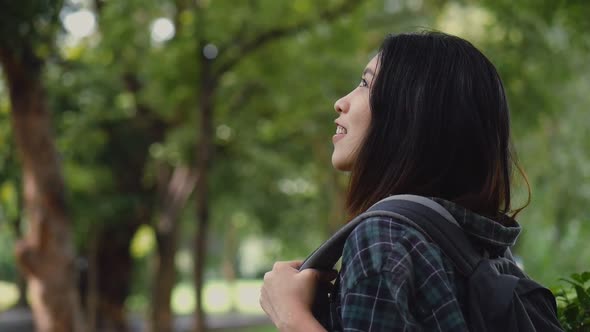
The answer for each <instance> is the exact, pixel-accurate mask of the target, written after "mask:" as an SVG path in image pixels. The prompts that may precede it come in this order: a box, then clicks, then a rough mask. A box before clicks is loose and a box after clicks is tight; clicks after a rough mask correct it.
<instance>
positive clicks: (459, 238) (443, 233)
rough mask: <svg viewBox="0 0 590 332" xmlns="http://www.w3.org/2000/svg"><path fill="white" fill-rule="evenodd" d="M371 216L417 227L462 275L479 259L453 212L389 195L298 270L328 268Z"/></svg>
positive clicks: (425, 200)
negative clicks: (354, 233)
mask: <svg viewBox="0 0 590 332" xmlns="http://www.w3.org/2000/svg"><path fill="white" fill-rule="evenodd" d="M373 216H390V217H393V218H395V219H396V220H397V221H399V222H402V223H404V224H406V225H408V226H410V227H413V228H415V229H417V230H419V231H420V232H421V233H422V234H424V235H425V236H426V237H427V238H429V239H430V240H431V241H433V242H434V243H436V244H437V245H438V246H439V247H440V248H441V250H442V251H443V253H444V254H445V255H446V256H447V257H449V259H451V261H452V262H453V263H454V264H455V266H456V267H457V269H458V270H459V271H460V272H461V273H462V274H463V275H466V276H468V275H471V273H472V271H473V269H474V268H475V267H476V266H477V264H478V263H479V261H480V260H481V258H482V257H481V256H480V255H479V254H478V253H477V252H476V251H475V249H474V248H473V246H472V244H471V243H470V241H469V239H468V238H467V236H466V235H465V234H464V232H463V230H462V229H461V227H460V226H459V223H458V222H457V221H456V220H455V219H454V218H453V216H452V215H451V214H450V213H449V212H448V211H447V210H446V209H445V208H444V207H442V206H441V205H440V204H438V203H436V202H435V201H433V200H431V199H428V198H425V197H422V196H415V195H396V196H390V197H388V198H386V199H384V200H381V201H379V202H378V203H376V204H375V205H373V206H372V207H371V208H369V210H367V212H365V213H363V214H361V215H359V216H358V217H356V218H354V219H353V220H351V221H350V222H348V223H347V224H346V225H344V227H342V228H341V229H340V230H338V231H337V232H336V233H335V234H334V235H333V236H332V237H330V238H329V239H328V240H327V241H326V242H324V243H323V244H322V245H321V246H320V247H319V248H317V249H316V250H315V251H314V252H313V253H312V254H311V255H310V256H309V257H307V259H306V260H305V261H304V262H303V264H302V265H301V267H300V268H299V270H303V269H306V268H314V269H320V270H330V269H332V268H333V267H334V265H335V264H336V262H337V261H338V260H339V259H340V257H341V256H342V250H343V249H344V243H345V242H346V239H347V238H348V236H349V235H350V233H352V231H353V230H354V229H355V228H356V226H358V225H359V224H360V223H361V222H362V221H363V220H365V219H367V218H370V217H373Z"/></svg>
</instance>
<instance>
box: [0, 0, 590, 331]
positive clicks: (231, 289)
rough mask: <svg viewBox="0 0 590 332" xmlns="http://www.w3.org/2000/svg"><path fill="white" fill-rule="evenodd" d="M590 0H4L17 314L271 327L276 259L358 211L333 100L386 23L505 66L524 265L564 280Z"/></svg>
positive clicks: (3, 163) (3, 306)
mask: <svg viewBox="0 0 590 332" xmlns="http://www.w3.org/2000/svg"><path fill="white" fill-rule="evenodd" d="M589 16H590V2H588V1H584V0H571V1H567V0H561V1H540V0H539V1H538V0H521V1H511V0H494V1H492V0H482V1H470V0H366V1H359V0H324V1H313V0H292V1H279V0H242V1H235V0H118V1H116V0H63V1H52V0H37V1H33V0H22V1H17V2H15V1H11V0H0V63H1V70H0V78H1V79H0V81H1V84H0V310H1V311H3V312H2V313H0V331H32V324H33V320H34V321H35V323H36V324H37V327H38V330H39V331H73V330H74V327H76V326H77V327H78V328H79V329H78V330H81V331H122V332H126V331H154V332H155V331H163V332H168V331H172V330H176V331H195V332H201V331H205V330H208V329H215V330H222V331H243V332H245V331H250V332H261V331H273V330H274V329H273V328H271V327H270V325H269V322H268V321H267V320H266V319H265V318H264V316H263V314H262V311H261V309H260V308H259V305H258V295H259V287H260V285H261V277H262V275H263V274H264V272H266V271H267V270H269V269H271V268H272V263H273V262H274V261H275V260H290V259H301V258H304V257H305V256H306V255H307V254H308V253H310V251H311V250H313V249H314V248H315V247H316V246H317V245H319V244H320V243H321V242H322V240H323V239H326V238H327V237H328V236H329V234H330V233H331V232H333V231H334V230H335V229H337V228H338V227H339V226H340V225H342V224H343V223H344V222H346V217H345V213H344V208H343V200H344V191H345V188H346V184H347V176H346V174H342V173H337V172H336V171H334V170H333V169H332V167H331V163H330V155H331V151H332V143H331V136H332V135H333V133H334V132H335V125H334V123H333V120H334V119H335V117H336V113H334V110H333V104H334V102H335V101H336V100H337V99H338V98H339V97H340V96H342V95H344V94H346V93H348V91H350V90H351V89H353V88H354V87H355V86H356V85H357V84H358V81H359V78H360V75H361V71H362V69H363V68H364V66H365V64H366V63H367V62H368V61H369V59H370V58H371V57H372V56H373V55H374V54H375V53H376V51H377V49H378V47H379V45H380V43H381V41H382V39H383V37H384V36H385V35H386V34H387V33H400V32H411V31H419V30H422V29H437V30H441V31H444V32H447V33H451V34H456V35H458V36H460V37H463V38H466V39H468V40H469V41H471V42H472V43H473V44H474V45H475V46H476V47H478V48H480V49H481V50H482V51H483V52H484V53H485V54H486V55H487V56H488V57H489V58H490V59H491V61H492V62H493V63H494V64H495V65H496V66H497V68H498V70H499V72H500V74H501V77H502V79H503V81H504V84H505V87H506V89H507V92H508V96H509V103H510V107H511V112H512V128H513V131H512V133H513V140H514V143H515V147H516V150H517V152H518V158H519V160H520V162H521V164H522V166H523V168H524V170H525V171H526V173H527V175H528V179H529V181H530V184H531V187H532V201H531V203H530V205H529V207H527V208H526V209H525V210H524V211H523V212H522V213H521V214H520V215H519V221H520V223H521V224H522V225H523V227H524V231H523V233H522V235H521V237H520V239H519V242H518V244H517V246H516V247H515V249H514V251H515V253H516V254H517V255H518V257H519V260H520V262H521V263H522V265H523V266H524V268H525V270H526V272H527V273H528V274H529V275H531V276H532V277H533V278H535V279H537V280H539V281H540V282H542V283H543V284H545V285H547V286H551V287H557V286H558V285H559V284H560V283H561V282H562V281H560V278H562V277H566V276H568V275H570V274H571V273H575V272H582V271H584V270H589V266H590V246H589V245H588V243H587V242H586V241H587V239H588V237H589V236H590V223H589V222H590V130H588V129H589V127H590V94H589V93H588V91H590V61H588V60H589V55H590V53H589V50H590V35H589V34H588V32H590V20H588V19H587V18H588V17H589ZM515 179H516V181H515V189H516V191H517V195H516V198H515V201H514V202H513V204H514V206H515V207H518V206H521V205H522V204H524V203H525V202H526V196H527V195H526V193H527V192H526V186H524V182H523V181H522V179H520V178H519V177H518V176H516V177H515ZM27 294H28V295H27ZM31 312H33V313H34V315H31ZM51 322H58V323H57V324H56V325H53V327H52V323H51ZM60 324H61V325H60ZM174 326H175V328H174Z"/></svg>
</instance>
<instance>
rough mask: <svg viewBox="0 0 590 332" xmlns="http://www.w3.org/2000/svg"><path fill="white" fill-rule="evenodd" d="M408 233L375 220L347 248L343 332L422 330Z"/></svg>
mask: <svg viewBox="0 0 590 332" xmlns="http://www.w3.org/2000/svg"><path fill="white" fill-rule="evenodd" d="M405 231H406V229H405V228H404V227H402V226H400V225H398V224H396V223H393V222H391V221H390V220H380V219H378V218H372V219H368V220H366V221H364V222H363V223H362V224H361V225H359V226H358V227H357V228H356V229H355V230H354V231H353V232H352V234H351V235H350V237H349V238H348V239H347V242H346V244H345V247H344V252H343V260H342V271H341V272H342V274H341V278H342V279H341V282H342V285H341V294H340V295H341V318H342V328H343V331H351V332H352V331H367V332H368V331H371V332H379V331H420V330H421V327H420V324H418V323H417V322H416V319H415V317H414V316H413V314H412V312H411V310H410V304H409V302H410V301H411V300H410V299H411V298H412V295H411V294H412V292H413V287H414V285H413V282H414V278H413V274H414V271H413V262H412V257H411V255H410V251H411V249H412V248H411V247H410V248H408V246H411V244H409V243H405V241H403V240H402V239H403V237H404V235H405Z"/></svg>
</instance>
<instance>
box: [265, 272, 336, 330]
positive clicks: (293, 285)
mask: <svg viewBox="0 0 590 332" xmlns="http://www.w3.org/2000/svg"><path fill="white" fill-rule="evenodd" d="M301 264H302V261H291V262H277V263H275V264H274V266H273V268H272V271H269V272H267V273H266V274H265V275H264V283H263V284H262V289H261V290H260V306H261V307H262V309H263V310H264V312H266V314H267V315H268V316H269V317H270V319H271V320H272V322H273V323H274V324H275V326H276V327H277V328H279V329H280V330H281V331H290V330H292V329H291V328H292V327H293V326H295V325H297V326H304V325H307V324H306V323H305V321H306V320H309V319H313V316H312V314H311V306H312V305H313V301H314V296H315V291H316V287H317V284H318V282H319V281H331V280H333V279H334V278H336V276H337V273H336V272H335V271H334V272H329V273H325V272H320V271H318V270H314V269H306V270H303V271H301V272H299V270H298V269H299V267H300V266H301ZM314 321H315V320H314ZM316 324H317V325H319V324H318V323H317V322H316Z"/></svg>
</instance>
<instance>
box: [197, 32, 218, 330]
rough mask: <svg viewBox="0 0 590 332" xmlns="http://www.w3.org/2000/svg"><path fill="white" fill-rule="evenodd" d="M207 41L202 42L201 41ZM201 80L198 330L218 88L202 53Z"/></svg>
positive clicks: (202, 323) (201, 327) (202, 321)
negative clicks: (215, 101)
mask: <svg viewBox="0 0 590 332" xmlns="http://www.w3.org/2000/svg"><path fill="white" fill-rule="evenodd" d="M204 44H205V43H201V45H204ZM200 83H201V84H200V88H201V90H200V99H199V104H200V105H199V106H200V107H199V108H200V133H199V142H198V144H197V174H199V179H198V180H197V184H196V187H195V196H196V208H197V218H198V228H197V234H196V236H195V243H194V250H195V255H194V257H195V264H194V278H195V283H194V284H195V292H196V295H195V296H196V308H195V326H194V332H204V331H205V330H206V327H205V313H204V311H203V298H202V291H203V281H204V280H203V274H204V269H205V260H206V258H207V233H208V232H209V188H208V183H207V180H208V176H209V169H210V167H211V163H212V160H213V97H214V94H215V90H216V82H215V80H214V77H213V72H212V68H211V60H209V59H207V58H206V57H204V56H201V82H200Z"/></svg>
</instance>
